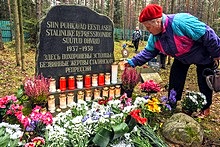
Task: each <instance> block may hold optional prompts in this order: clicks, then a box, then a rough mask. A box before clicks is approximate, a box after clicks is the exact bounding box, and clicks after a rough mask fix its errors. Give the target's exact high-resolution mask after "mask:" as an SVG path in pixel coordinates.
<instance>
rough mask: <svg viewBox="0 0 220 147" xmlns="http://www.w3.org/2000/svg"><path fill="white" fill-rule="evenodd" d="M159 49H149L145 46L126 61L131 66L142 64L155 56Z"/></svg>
mask: <svg viewBox="0 0 220 147" xmlns="http://www.w3.org/2000/svg"><path fill="white" fill-rule="evenodd" d="M158 53H159V50H154V51H149V50H147V49H146V48H145V49H144V50H142V51H141V52H140V53H138V54H136V56H134V57H133V58H132V59H130V60H128V63H129V64H130V65H131V66H132V67H135V66H142V65H143V64H145V63H146V62H148V61H150V60H151V59H153V58H154V57H156V56H157V54H158Z"/></svg>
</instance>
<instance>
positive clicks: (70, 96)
mask: <svg viewBox="0 0 220 147" xmlns="http://www.w3.org/2000/svg"><path fill="white" fill-rule="evenodd" d="M73 101H74V93H72V92H69V93H68V94H67V106H68V107H71V104H72V103H73Z"/></svg>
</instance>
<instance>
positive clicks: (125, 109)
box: [122, 105, 134, 113]
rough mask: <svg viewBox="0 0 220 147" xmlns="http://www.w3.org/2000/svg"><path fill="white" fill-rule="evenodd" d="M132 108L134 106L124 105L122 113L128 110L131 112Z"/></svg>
mask: <svg viewBox="0 0 220 147" xmlns="http://www.w3.org/2000/svg"><path fill="white" fill-rule="evenodd" d="M133 109H134V106H133V105H132V106H126V107H124V109H123V110H122V112H123V113H129V112H131V110H133Z"/></svg>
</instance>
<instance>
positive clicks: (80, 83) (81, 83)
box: [76, 75, 83, 89]
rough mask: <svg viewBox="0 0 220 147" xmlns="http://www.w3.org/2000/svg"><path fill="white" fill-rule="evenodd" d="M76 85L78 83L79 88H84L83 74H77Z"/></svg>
mask: <svg viewBox="0 0 220 147" xmlns="http://www.w3.org/2000/svg"><path fill="white" fill-rule="evenodd" d="M76 85H77V88H79V89H82V88H83V76H82V75H77V76H76Z"/></svg>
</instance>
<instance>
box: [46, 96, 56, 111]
mask: <svg viewBox="0 0 220 147" xmlns="http://www.w3.org/2000/svg"><path fill="white" fill-rule="evenodd" d="M48 110H49V111H50V112H51V113H54V112H55V110H56V105H55V98H54V95H49V96H48Z"/></svg>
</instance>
